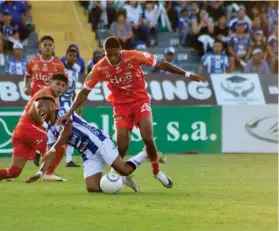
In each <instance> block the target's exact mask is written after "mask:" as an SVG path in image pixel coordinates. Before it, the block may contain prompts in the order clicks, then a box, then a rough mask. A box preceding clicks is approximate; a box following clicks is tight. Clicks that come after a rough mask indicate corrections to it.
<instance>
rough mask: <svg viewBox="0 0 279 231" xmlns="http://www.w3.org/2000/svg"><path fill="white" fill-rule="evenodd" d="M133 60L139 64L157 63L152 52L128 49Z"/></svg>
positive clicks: (151, 64) (152, 64)
mask: <svg viewBox="0 0 279 231" xmlns="http://www.w3.org/2000/svg"><path fill="white" fill-rule="evenodd" d="M130 53H131V54H130V55H131V56H132V57H133V60H134V61H135V62H136V63H137V64H139V65H145V66H149V67H155V66H156V64H157V57H156V55H153V54H152V53H149V52H146V51H143V52H142V51H135V50H134V51H130Z"/></svg>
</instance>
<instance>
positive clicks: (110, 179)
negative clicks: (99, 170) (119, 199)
mask: <svg viewBox="0 0 279 231" xmlns="http://www.w3.org/2000/svg"><path fill="white" fill-rule="evenodd" d="M122 186H123V183H122V179H121V177H120V176H118V175H116V174H111V173H109V174H105V175H104V176H103V177H102V179H101V182H100V187H101V189H102V191H103V192H104V193H106V194H116V193H118V192H119V191H120V189H121V188H122Z"/></svg>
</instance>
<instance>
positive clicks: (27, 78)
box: [24, 75, 32, 95]
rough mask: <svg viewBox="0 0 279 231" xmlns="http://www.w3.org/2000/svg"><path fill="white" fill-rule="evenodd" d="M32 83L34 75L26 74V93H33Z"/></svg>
mask: <svg viewBox="0 0 279 231" xmlns="http://www.w3.org/2000/svg"><path fill="white" fill-rule="evenodd" d="M31 83H32V77H31V76H29V75H25V76H24V93H25V94H26V95H31V90H32V88H31Z"/></svg>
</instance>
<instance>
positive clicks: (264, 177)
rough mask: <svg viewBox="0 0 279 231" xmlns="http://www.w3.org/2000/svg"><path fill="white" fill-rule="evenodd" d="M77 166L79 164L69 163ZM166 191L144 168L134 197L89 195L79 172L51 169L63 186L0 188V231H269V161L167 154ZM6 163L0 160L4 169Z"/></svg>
mask: <svg viewBox="0 0 279 231" xmlns="http://www.w3.org/2000/svg"><path fill="white" fill-rule="evenodd" d="M76 160H78V161H79V160H80V159H76ZM168 161H169V162H168V164H167V165H165V166H162V169H163V170H164V171H165V172H166V173H167V174H169V175H170V176H171V177H172V178H173V180H174V187H173V188H172V189H166V188H163V187H162V186H161V184H160V183H159V182H157V181H156V180H155V179H153V177H152V175H151V169H150V166H149V163H145V164H144V165H143V166H142V167H141V168H140V169H139V170H138V171H137V172H136V173H135V177H136V179H137V181H138V183H139V184H140V188H141V192H140V193H134V192H132V191H131V190H130V189H128V188H124V189H122V191H121V193H120V194H118V195H103V194H89V193H87V192H86V191H85V187H84V183H83V178H82V169H81V168H65V167H64V162H63V164H62V165H61V166H60V167H59V169H58V174H61V175H62V176H64V177H65V178H67V179H68V181H69V182H67V183H60V182H55V183H46V182H42V181H40V182H38V183H35V184H32V185H27V184H25V183H24V180H25V179H26V178H27V177H28V176H29V175H32V174H34V173H35V172H36V168H35V166H34V165H33V163H31V162H30V163H28V165H27V166H26V169H25V170H24V172H23V174H22V175H21V176H20V178H19V179H16V180H14V181H12V182H0V230H3V231H12V230H15V231H18V230H20V231H30V230H36V231H56V230H57V231H89V230H90V231H91V230H94V231H114V230H115V231H126V230H127V231H146V230H150V231H155V230H156V231H157V230H158V231H169V230H175V231H186V230H187V231H219V230H220V231H242V230H246V231H247V230H249V231H250V230H251V231H271V230H274V231H275V230H277V217H278V216H277V206H278V205H277V155H271V154H265V155H263V154H257V155H250V154H245V155H237V154H234V155H183V156H182V155H168ZM9 163H10V159H9V158H0V167H6V166H8V165H9Z"/></svg>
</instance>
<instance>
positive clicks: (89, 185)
mask: <svg viewBox="0 0 279 231" xmlns="http://www.w3.org/2000/svg"><path fill="white" fill-rule="evenodd" d="M101 178H102V173H101V172H98V173H96V174H94V175H92V176H88V177H86V178H85V185H86V189H87V192H89V193H92V192H101V190H100V181H101Z"/></svg>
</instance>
